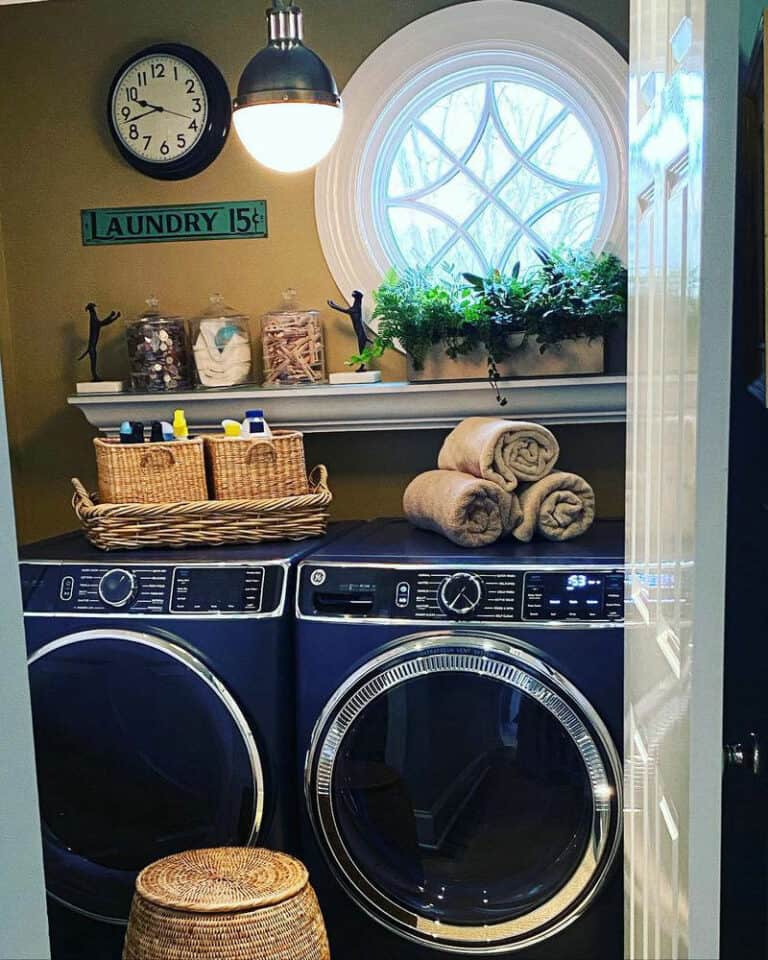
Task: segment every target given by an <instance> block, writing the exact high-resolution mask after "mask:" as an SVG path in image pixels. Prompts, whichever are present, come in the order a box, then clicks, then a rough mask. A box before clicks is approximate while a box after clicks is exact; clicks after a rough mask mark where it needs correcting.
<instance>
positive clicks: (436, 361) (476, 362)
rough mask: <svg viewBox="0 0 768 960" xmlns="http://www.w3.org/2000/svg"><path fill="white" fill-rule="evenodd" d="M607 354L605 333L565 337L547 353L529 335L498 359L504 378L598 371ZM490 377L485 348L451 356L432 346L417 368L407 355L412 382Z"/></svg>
mask: <svg viewBox="0 0 768 960" xmlns="http://www.w3.org/2000/svg"><path fill="white" fill-rule="evenodd" d="M604 354H605V349H604V344H603V338H602V337H598V338H596V339H594V340H592V341H590V340H588V339H587V338H586V337H580V338H579V339H578V340H563V341H562V343H559V344H556V345H555V346H551V347H547V349H546V350H545V351H544V353H541V352H540V350H539V344H538V343H537V342H536V341H535V340H533V339H529V340H528V342H527V343H526V344H525V345H524V346H520V347H518V348H517V349H516V350H515V351H514V353H513V354H512V356H510V357H509V358H508V359H507V360H504V361H503V362H501V363H499V364H498V368H499V374H500V376H501V378H502V379H503V380H507V379H509V380H511V379H520V378H524V379H532V380H533V379H537V378H539V377H566V376H579V375H583V374H599V373H603V372H604V368H605V356H604ZM487 377H488V360H487V357H486V355H485V353H484V352H483V351H482V350H476V351H474V352H473V353H470V354H467V356H465V357H459V358H458V359H456V360H452V359H451V358H450V357H448V356H446V354H445V350H444V348H443V347H442V346H437V347H433V348H432V350H430V352H429V353H428V354H427V357H426V359H425V361H424V367H423V369H422V370H416V369H415V368H414V366H413V361H412V360H411V358H410V357H408V379H409V380H410V381H411V382H412V383H423V382H430V383H435V382H440V381H443V380H485V379H487Z"/></svg>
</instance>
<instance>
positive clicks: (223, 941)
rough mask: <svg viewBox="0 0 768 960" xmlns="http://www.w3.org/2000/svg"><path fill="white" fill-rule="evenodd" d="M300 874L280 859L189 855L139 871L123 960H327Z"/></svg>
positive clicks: (259, 854)
mask: <svg viewBox="0 0 768 960" xmlns="http://www.w3.org/2000/svg"><path fill="white" fill-rule="evenodd" d="M330 956H331V954H330V950H329V947H328V937H327V935H326V932H325V924H324V923H323V917H322V914H321V913H320V907H319V905H318V902H317V897H316V896H315V892H314V890H313V889H312V887H311V886H310V885H309V878H308V876H307V871H306V868H305V867H304V865H303V864H301V863H299V861H298V860H294V859H293V858H292V857H289V856H286V855H285V854H283V853H272V852H271V851H269V850H255V849H250V848H242V847H225V848H222V849H218V850H191V851H189V852H188V853H179V854H175V855H174V856H171V857H166V858H165V859H163V860H158V862H157V863H153V864H151V865H150V866H149V867H146V868H145V869H144V870H142V872H141V873H140V874H139V877H138V879H137V881H136V894H135V896H134V898H133V905H132V907H131V917H130V920H129V923H128V932H127V935H126V938H125V947H124V949H123V960H278V958H279V960H330Z"/></svg>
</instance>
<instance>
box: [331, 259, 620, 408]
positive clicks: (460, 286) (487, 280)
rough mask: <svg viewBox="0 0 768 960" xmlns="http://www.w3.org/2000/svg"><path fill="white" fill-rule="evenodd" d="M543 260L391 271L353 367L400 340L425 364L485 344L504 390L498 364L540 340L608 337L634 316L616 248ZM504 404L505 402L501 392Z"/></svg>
mask: <svg viewBox="0 0 768 960" xmlns="http://www.w3.org/2000/svg"><path fill="white" fill-rule="evenodd" d="M537 252H538V255H539V258H540V260H541V266H539V267H535V268H532V269H530V270H527V271H521V269H520V264H519V263H517V264H515V266H514V268H513V269H512V271H511V273H509V274H507V275H504V274H501V273H500V272H499V271H494V272H493V273H492V274H491V275H490V276H489V277H479V276H477V275H475V274H470V273H465V274H462V276H461V277H457V276H456V274H455V272H454V271H453V270H452V268H451V267H449V266H448V265H444V266H443V267H442V268H441V270H440V271H439V273H436V272H435V271H433V270H418V269H409V270H406V271H404V272H403V273H402V274H397V273H396V272H395V271H394V270H390V272H389V273H388V274H387V276H386V277H385V279H384V282H383V283H382V285H381V286H380V287H379V288H378V290H375V291H374V295H373V296H374V301H375V309H374V311H373V317H372V319H373V320H375V321H378V324H377V333H376V336H375V338H374V340H373V341H372V342H371V343H370V344H368V346H367V347H366V348H365V350H363V351H362V352H361V353H360V354H358V355H356V356H354V357H350V359H349V360H348V361H347V363H348V364H349V365H350V366H357V365H359V364H369V363H371V361H372V360H376V359H378V358H379V357H381V356H382V354H383V353H385V352H386V351H387V350H390V349H392V348H393V347H394V346H395V345H396V344H399V345H400V346H401V347H402V348H403V349H404V350H405V351H406V353H407V354H408V355H409V356H410V358H411V360H412V362H413V365H414V367H415V368H416V369H417V370H421V369H423V366H424V361H425V359H426V357H427V354H428V353H429V351H430V350H431V349H432V348H433V347H435V346H440V345H442V346H443V348H444V349H445V353H446V355H447V356H448V357H450V358H451V359H454V360H455V359H457V358H458V357H461V356H465V355H467V354H470V353H473V352H474V351H475V350H478V349H481V350H483V351H484V352H485V353H486V356H487V360H488V378H489V380H490V382H491V384H492V386H494V388H495V389H496V393H497V397H499V392H498V380H499V371H498V367H497V364H498V363H499V362H501V361H503V360H505V359H507V358H508V357H509V356H510V355H511V354H512V352H513V351H514V350H516V349H519V347H520V346H521V345H522V343H521V340H520V338H519V337H517V338H516V337H514V336H513V335H514V334H523V337H522V342H525V341H527V340H528V339H530V338H534V339H535V340H536V341H537V342H538V344H539V349H540V351H541V352H542V353H544V351H545V350H547V349H548V348H549V347H551V346H553V345H554V344H556V343H561V342H562V341H563V340H576V339H578V338H579V337H588V338H589V339H590V340H593V339H595V338H596V337H601V336H604V335H605V334H606V333H607V332H608V331H609V330H610V329H611V328H612V327H613V326H615V325H616V324H617V323H618V322H619V320H620V319H621V318H622V317H623V316H625V314H626V302H627V292H626V288H627V271H626V269H625V267H624V266H623V264H622V263H621V261H620V260H619V259H618V257H615V256H613V255H612V254H601V255H600V256H595V254H593V253H592V252H591V251H586V250H584V251H556V252H554V253H545V252H543V251H537ZM499 402H500V403H502V404H503V403H505V402H506V401H504V400H502V399H501V398H500V397H499Z"/></svg>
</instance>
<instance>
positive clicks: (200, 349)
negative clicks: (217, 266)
mask: <svg viewBox="0 0 768 960" xmlns="http://www.w3.org/2000/svg"><path fill="white" fill-rule="evenodd" d="M250 326H251V325H250V319H249V318H248V317H247V316H246V315H245V314H243V313H240V312H239V311H237V310H233V309H232V307H228V306H227V305H226V303H225V302H224V298H223V297H222V295H221V294H220V293H216V294H213V296H211V297H210V299H209V301H208V305H207V307H206V308H205V310H204V311H203V312H202V313H201V314H200V315H199V316H197V317H193V318H192V320H191V321H190V338H191V340H192V355H193V357H194V361H195V379H196V382H197V384H198V385H199V386H201V387H234V386H236V385H237V384H239V383H249V382H251V381H252V380H253V351H252V345H251V332H250Z"/></svg>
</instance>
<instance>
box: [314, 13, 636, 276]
mask: <svg viewBox="0 0 768 960" xmlns="http://www.w3.org/2000/svg"><path fill="white" fill-rule="evenodd" d="M344 109H345V124H344V129H343V130H342V134H341V137H340V140H339V142H338V143H337V145H336V147H335V148H334V150H333V151H332V153H331V154H330V155H329V157H328V158H327V159H326V160H325V161H324V162H323V163H322V164H321V165H320V167H319V168H318V174H317V179H316V187H315V207H316V214H317V224H318V230H319V233H320V239H321V242H322V246H323V251H324V253H325V256H326V259H327V261H328V265H329V267H330V270H331V273H332V274H333V277H334V279H335V280H336V282H337V284H338V285H339V287H340V289H341V290H342V291H343V292H345V293H348V292H349V291H351V290H353V289H359V290H362V291H363V292H364V293H370V292H371V291H372V290H373V289H375V288H376V287H378V286H379V284H380V283H381V281H382V278H383V277H384V275H385V274H386V272H387V271H388V270H389V269H390V268H392V267H394V268H395V269H396V270H398V271H400V272H402V271H403V270H405V269H407V268H409V267H414V268H424V267H443V266H447V267H449V268H451V269H452V271H453V272H454V273H460V272H478V273H486V274H487V273H489V272H491V271H492V270H496V269H498V270H501V271H509V270H511V269H512V267H513V266H514V264H515V263H517V262H519V263H520V264H521V267H523V268H524V267H525V266H528V265H531V264H533V263H535V262H537V260H536V250H538V249H543V250H552V249H554V248H556V247H560V246H571V247H578V246H582V245H584V244H587V245H591V246H592V247H593V248H594V249H595V250H602V249H604V248H609V249H611V250H613V251H614V252H615V253H617V254H619V255H620V256H623V255H624V252H625V248H626V205H627V199H626V176H627V143H626V122H627V121H626V112H627V64H626V62H625V61H624V59H623V58H622V57H621V55H620V54H619V53H618V52H617V51H616V50H615V49H614V48H613V47H612V46H611V45H610V44H609V43H608V42H607V41H606V40H604V39H603V38H602V37H601V36H599V35H598V34H597V33H595V32H594V31H593V30H591V29H590V28H589V27H587V26H585V25H584V24H582V23H581V22H579V21H578V20H575V19H574V18H572V17H569V16H567V15H566V14H564V13H560V12H558V11H556V10H551V9H548V8H546V7H544V6H541V5H540V4H535V3H526V2H520V0H474V2H472V3H459V4H455V5H452V6H450V7H447V8H446V9H443V10H439V11H437V12H435V13H432V14H429V15H428V16H425V17H422V18H421V19H419V20H416V21H414V22H413V23H411V24H410V25H408V26H407V27H405V28H404V29H402V30H401V31H399V32H398V33H397V34H395V35H394V36H393V37H391V38H390V39H389V40H387V41H386V42H385V43H384V44H382V45H381V46H380V47H379V48H378V49H377V50H375V51H374V52H373V53H372V54H371V56H370V57H368V59H367V60H366V61H365V62H364V63H363V64H362V65H361V66H360V67H359V69H358V70H357V72H356V73H355V75H354V76H353V77H352V79H351V80H350V81H349V83H348V84H347V86H346V87H345V89H344Z"/></svg>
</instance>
